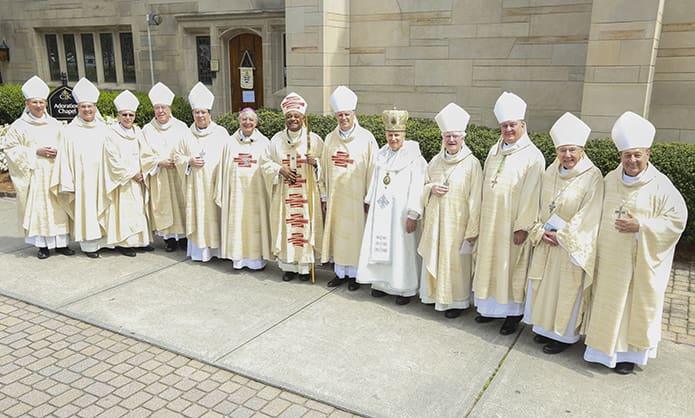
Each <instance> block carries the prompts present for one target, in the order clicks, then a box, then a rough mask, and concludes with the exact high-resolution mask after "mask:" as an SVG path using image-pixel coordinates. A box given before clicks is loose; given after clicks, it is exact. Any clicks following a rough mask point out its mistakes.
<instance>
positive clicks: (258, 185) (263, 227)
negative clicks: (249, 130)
mask: <svg viewBox="0 0 695 418" xmlns="http://www.w3.org/2000/svg"><path fill="white" fill-rule="evenodd" d="M269 146H270V141H269V140H268V138H266V137H265V135H263V134H262V133H260V132H259V131H258V130H255V131H254V132H253V134H251V137H250V138H244V139H242V137H241V131H239V130H237V131H236V132H235V133H234V134H233V135H232V137H231V139H230V141H229V142H228V143H227V144H226V145H225V146H224V149H223V150H222V159H221V160H220V167H219V170H218V174H217V180H216V182H215V203H216V204H217V206H219V207H220V209H221V211H222V216H221V222H220V223H221V227H222V230H221V233H222V240H221V243H220V255H221V257H223V258H227V259H230V260H234V261H236V262H239V261H241V260H244V259H248V260H261V259H265V260H268V259H270V254H271V253H270V224H269V213H268V210H269V207H270V197H269V195H268V190H267V188H266V186H265V180H264V178H263V171H262V170H260V169H259V168H260V162H261V157H262V156H263V155H264V154H265V153H267V152H268V147H269Z"/></svg>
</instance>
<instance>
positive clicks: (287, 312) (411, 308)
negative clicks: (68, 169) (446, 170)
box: [0, 198, 695, 417]
mask: <svg viewBox="0 0 695 418" xmlns="http://www.w3.org/2000/svg"><path fill="white" fill-rule="evenodd" d="M156 244H157V245H156V246H155V247H156V249H157V250H156V251H155V252H153V253H139V254H138V255H137V257H135V258H128V257H123V256H121V255H119V254H117V253H115V252H112V251H104V252H103V255H102V257H101V258H100V259H97V260H93V259H88V258H87V257H85V256H83V255H81V254H80V253H79V251H78V254H76V255H75V256H73V257H65V256H62V255H54V253H51V257H49V258H48V259H47V260H37V259H36V250H35V249H34V248H31V247H29V246H27V245H26V244H24V242H23V238H22V237H21V235H20V233H19V231H18V230H17V228H16V211H15V202H14V199H12V198H0V263H2V266H3V269H2V275H1V276H0V295H2V296H0V416H133V417H135V416H230V417H237V416H243V417H251V416H257V417H265V416H270V417H348V416H353V414H354V415H359V416H370V417H467V416H470V417H489V416H510V417H519V416H533V417H536V416H551V415H553V416H557V415H563V416H565V415H571V416H592V417H601V416H606V417H608V416H617V415H625V416H659V417H664V416H668V417H681V416H688V415H691V414H692V411H694V410H695V398H693V397H692V396H691V395H690V391H689V390H687V389H686V388H687V387H689V386H690V382H691V380H692V379H691V376H693V375H694V374H695V265H694V264H693V263H676V264H675V266H674V269H673V273H672V278H671V283H670V285H669V288H668V293H667V303H666V306H665V312H664V318H663V328H664V337H665V339H664V341H662V343H661V344H660V345H659V353H658V358H656V359H653V360H650V361H649V364H648V365H647V366H646V367H644V368H640V367H638V368H636V372H635V373H634V374H632V375H629V376H619V375H617V374H615V373H613V372H611V371H610V370H608V369H606V368H604V367H602V366H600V365H595V364H589V363H586V362H584V361H583V360H582V353H583V348H584V347H583V345H582V344H576V345H575V346H573V347H572V348H570V349H569V350H567V351H566V352H563V353H561V354H558V355H555V356H548V355H545V354H543V353H542V352H541V349H540V346H539V345H537V344H535V343H534V342H533V339H532V333H531V332H530V330H529V329H528V327H525V328H522V329H520V331H519V332H518V333H517V334H514V335H511V336H502V335H500V334H499V333H498V328H499V323H498V322H494V323H492V324H484V325H481V324H476V323H475V321H474V320H473V318H474V316H475V315H474V313H473V312H468V313H465V314H464V315H462V316H461V317H460V318H457V319H453V320H451V319H446V318H444V316H443V315H442V314H441V313H438V312H434V310H433V309H432V307H431V306H426V305H422V304H420V303H418V302H416V301H413V302H412V303H410V304H409V305H406V306H397V305H395V304H394V301H393V298H389V297H387V298H381V299H375V298H372V297H370V296H369V290H368V289H367V288H366V287H364V286H363V287H362V289H360V290H358V291H356V292H349V291H348V290H347V288H345V287H344V286H342V287H338V288H333V289H329V288H327V287H326V283H327V281H328V280H330V278H331V277H332V273H331V272H330V271H328V270H325V269H317V282H316V284H314V285H312V284H311V283H304V282H298V281H293V282H289V283H286V282H283V281H282V280H281V279H280V271H279V270H278V269H277V266H275V265H274V264H271V265H269V266H268V268H266V270H264V271H263V272H248V271H241V272H236V271H233V270H232V268H231V263H230V262H226V261H219V260H213V261H212V262H210V263H196V262H192V261H190V260H187V259H186V257H185V254H184V253H183V252H175V253H166V252H164V250H163V245H162V243H161V242H157V243H156Z"/></svg>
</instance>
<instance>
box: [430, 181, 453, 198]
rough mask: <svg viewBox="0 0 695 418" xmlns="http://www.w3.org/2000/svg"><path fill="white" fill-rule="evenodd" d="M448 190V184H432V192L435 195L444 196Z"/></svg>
mask: <svg viewBox="0 0 695 418" xmlns="http://www.w3.org/2000/svg"><path fill="white" fill-rule="evenodd" d="M448 191H449V186H447V185H445V184H435V185H433V186H432V194H433V195H435V196H444V195H445V194H447V192H448Z"/></svg>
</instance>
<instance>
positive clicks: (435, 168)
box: [418, 145, 483, 309]
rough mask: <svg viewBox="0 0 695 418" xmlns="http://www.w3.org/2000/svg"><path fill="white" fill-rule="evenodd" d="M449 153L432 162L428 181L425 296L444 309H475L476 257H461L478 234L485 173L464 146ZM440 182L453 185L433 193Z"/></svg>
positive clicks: (424, 231)
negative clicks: (466, 243) (439, 193)
mask: <svg viewBox="0 0 695 418" xmlns="http://www.w3.org/2000/svg"><path fill="white" fill-rule="evenodd" d="M445 154H446V150H442V151H441V152H440V153H439V154H437V155H436V156H435V157H434V158H433V159H432V161H430V163H429V165H428V166H427V175H426V177H425V189H424V193H423V202H424V205H425V213H424V217H423V228H422V237H421V238H420V245H419V246H418V253H419V254H420V255H421V256H422V262H423V269H422V281H423V282H422V283H421V287H420V289H421V291H420V298H421V299H422V300H423V302H424V303H436V304H438V305H440V307H442V308H444V306H441V305H451V304H452V303H455V302H459V304H457V305H456V307H457V308H460V309H464V308H467V307H468V306H469V305H470V296H471V277H472V272H471V267H472V260H471V258H472V257H471V254H470V252H469V253H468V254H461V247H462V245H463V242H464V239H465V238H476V237H477V236H478V228H479V223H478V222H479V219H480V203H481V190H480V189H481V186H482V181H483V171H482V169H481V167H480V162H479V161H478V159H477V158H475V156H474V155H473V154H472V153H471V151H470V149H468V147H466V146H465V145H463V147H462V148H461V150H460V151H459V152H458V153H457V154H456V155H452V156H449V158H445ZM438 184H445V185H447V186H448V187H449V191H448V192H447V193H446V194H445V195H444V196H436V195H433V194H431V190H432V186H434V185H438ZM423 290H424V292H423Z"/></svg>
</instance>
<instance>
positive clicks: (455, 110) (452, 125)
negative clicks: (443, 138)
mask: <svg viewBox="0 0 695 418" xmlns="http://www.w3.org/2000/svg"><path fill="white" fill-rule="evenodd" d="M470 119H471V115H469V114H468V112H466V111H465V110H464V109H463V108H462V107H461V106H459V105H457V104H456V103H449V104H448V105H446V106H444V109H442V110H440V111H439V113H437V115H436V116H435V117H434V120H435V121H436V122H437V126H439V130H440V131H442V133H444V132H461V133H463V134H464V135H465V134H466V127H467V126H468V121H469V120H470Z"/></svg>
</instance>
